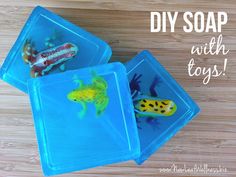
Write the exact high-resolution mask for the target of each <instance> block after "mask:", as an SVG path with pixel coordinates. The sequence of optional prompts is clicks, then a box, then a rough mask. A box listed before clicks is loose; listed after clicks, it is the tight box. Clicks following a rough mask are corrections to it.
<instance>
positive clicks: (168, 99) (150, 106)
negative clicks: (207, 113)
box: [126, 51, 200, 164]
mask: <svg viewBox="0 0 236 177" xmlns="http://www.w3.org/2000/svg"><path fill="white" fill-rule="evenodd" d="M126 69H127V72H128V78H129V82H130V88H131V93H132V99H133V103H134V108H135V116H136V121H137V125H138V133H139V138H140V146H141V155H140V157H139V158H137V159H136V162H137V163H138V164H141V163H143V162H144V161H145V160H146V159H147V158H149V157H150V156H151V155H152V154H153V153H154V152H155V151H156V150H157V149H158V148H160V147H161V146H162V145H163V144H164V143H165V142H167V141H168V140H169V139H170V138H171V137H172V136H174V135H175V134H176V133H177V132H178V131H179V130H180V129H181V128H183V127H184V126H185V125H186V124H187V123H188V122H189V121H190V120H191V119H192V118H193V117H194V116H196V114H197V113H198V112H199V111H200V110H199V107H198V106H197V104H196V103H195V102H194V101H193V100H192V98H191V97H190V96H189V95H188V94H187V93H186V92H185V91H184V89H183V88H182V87H181V86H180V85H179V84H178V83H177V82H176V81H175V80H174V79H173V77H171V75H170V74H169V73H168V71H166V70H165V68H164V67H163V66H162V65H161V64H160V63H159V62H158V61H157V60H156V59H155V58H154V57H153V56H152V54H151V53H150V52H148V51H143V52H141V53H140V54H138V55H137V56H135V57H134V58H133V59H132V60H131V61H129V62H128V63H127V64H126Z"/></svg>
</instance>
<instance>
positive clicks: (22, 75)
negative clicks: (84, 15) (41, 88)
mask: <svg viewBox="0 0 236 177" xmlns="http://www.w3.org/2000/svg"><path fill="white" fill-rule="evenodd" d="M110 56H111V48H110V47H109V45H108V44H107V43H106V42H104V41H102V40H101V39H99V38H97V37H96V36H94V35H92V34H91V33H89V32H87V31H85V30H83V29H81V28H80V27H78V26H75V25H74V24H72V23H70V22H68V21H66V20H64V19H63V18H61V17H59V16H57V15H56V14H54V13H52V12H50V11H48V10H46V9H44V8H42V7H39V6H38V7H36V8H35V9H34V10H33V12H32V14H31V15H30V17H29V19H28V20H27V22H26V24H25V26H24V28H23V29H22V31H21V33H20V35H19V37H18V39H17V41H16V42H15V44H14V46H13V47H12V49H11V50H10V52H9V54H8V56H7V58H6V59H5V61H4V63H3V66H2V68H1V70H0V77H1V78H2V79H3V80H4V81H6V82H8V83H9V84H11V85H13V86H15V87H16V88H18V89H20V90H22V91H23V92H25V93H27V92H28V91H27V81H28V80H29V79H30V78H31V77H33V78H34V77H40V76H44V75H47V74H51V73H58V72H62V71H66V70H73V69H78V68H82V67H87V66H93V65H98V64H104V63H107V62H108V60H109V59H110Z"/></svg>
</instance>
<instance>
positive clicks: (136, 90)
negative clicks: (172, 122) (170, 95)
mask: <svg viewBox="0 0 236 177" xmlns="http://www.w3.org/2000/svg"><path fill="white" fill-rule="evenodd" d="M141 77H142V75H141V74H140V75H137V74H134V76H133V78H132V80H131V81H130V89H131V94H132V98H133V103H134V108H135V113H136V118H140V117H147V119H146V120H147V122H149V123H154V122H155V121H154V120H153V119H155V118H157V117H160V116H171V115H173V114H174V113H175V112H176V110H177V106H176V104H175V102H174V101H172V100H169V99H161V98H159V97H158V95H157V92H156V90H155V88H156V86H157V84H158V81H159V79H158V77H155V78H154V79H153V82H152V84H151V85H150V88H149V91H150V95H146V94H145V95H144V94H143V93H141V88H140V83H141V81H140V78H141Z"/></svg>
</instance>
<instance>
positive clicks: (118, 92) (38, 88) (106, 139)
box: [28, 63, 140, 175]
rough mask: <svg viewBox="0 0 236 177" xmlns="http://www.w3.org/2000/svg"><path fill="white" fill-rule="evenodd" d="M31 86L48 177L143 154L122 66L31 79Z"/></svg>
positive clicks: (45, 171) (36, 124)
mask: <svg viewBox="0 0 236 177" xmlns="http://www.w3.org/2000/svg"><path fill="white" fill-rule="evenodd" d="M28 86H29V96H30V101H31V105H32V112H33V116H34V124H35V129H36V135H37V139H38V146H39V151H40V157H41V164H42V168H43V171H44V173H45V175H55V174H61V173H65V172H70V171H76V170H82V169H86V168H90V167H95V166H101V165H105V164H110V163H115V162H121V161H125V160H129V159H136V158H137V157H138V156H139V155H140V143H139V138H138V130H137V125H136V121H135V115H134V111H133V104H132V99H131V97H130V88H129V82H128V79H127V73H126V69H125V67H124V65H122V64H121V63H111V64H106V65H100V66H96V67H89V68H83V69H80V70H72V71H67V72H64V73H58V74H52V75H48V76H45V77H39V78H35V79H30V80H29V85H28Z"/></svg>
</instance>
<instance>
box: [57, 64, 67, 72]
mask: <svg viewBox="0 0 236 177" xmlns="http://www.w3.org/2000/svg"><path fill="white" fill-rule="evenodd" d="M59 68H60V70H61V71H65V68H66V67H65V63H64V64H62V65H61V66H60V67H59Z"/></svg>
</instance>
